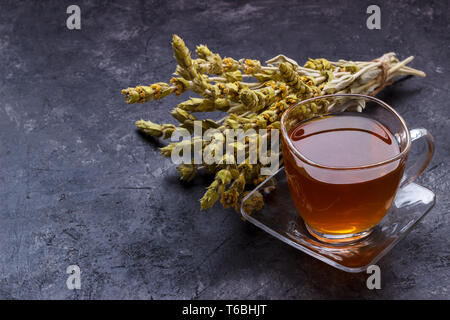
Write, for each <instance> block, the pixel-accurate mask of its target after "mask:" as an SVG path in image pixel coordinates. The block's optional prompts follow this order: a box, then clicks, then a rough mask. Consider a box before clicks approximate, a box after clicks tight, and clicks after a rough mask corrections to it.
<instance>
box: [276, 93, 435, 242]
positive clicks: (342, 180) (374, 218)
mask: <svg viewBox="0 0 450 320" xmlns="http://www.w3.org/2000/svg"><path fill="white" fill-rule="evenodd" d="M308 101H309V103H312V102H313V103H315V102H314V101H316V102H317V104H320V103H321V104H322V107H325V106H326V107H328V108H330V109H331V110H333V109H337V111H339V112H334V113H333V112H330V113H328V114H325V115H322V116H318V117H314V118H312V119H309V120H307V121H302V119H301V118H299V117H298V116H296V113H295V107H302V105H303V106H305V104H307V103H308V102H307V101H305V103H302V104H301V105H298V106H294V107H293V108H291V109H289V110H288V111H287V112H286V114H285V115H284V116H283V119H282V131H283V159H284V164H285V170H286V174H287V179H288V184H289V189H290V192H291V196H292V199H293V201H294V203H295V206H296V208H297V210H298V212H299V213H300V215H301V217H302V218H303V220H304V222H305V224H306V227H307V228H308V230H309V232H310V233H311V234H313V235H314V236H315V237H316V238H318V239H320V240H322V241H325V242H347V241H354V240H357V239H360V238H362V237H365V236H367V235H368V234H370V231H371V229H372V228H373V227H374V226H376V225H377V224H378V223H379V222H380V221H381V220H382V219H383V217H384V216H385V214H386V213H387V212H388V210H389V208H390V207H391V205H392V203H393V201H394V198H395V195H396V192H397V189H398V187H399V185H400V183H401V182H402V178H403V176H404V171H405V165H406V161H407V153H408V151H409V148H410V144H411V137H410V134H409V130H407V128H406V124H405V123H404V120H403V119H402V118H401V117H400V116H399V115H398V114H397V113H396V112H395V111H394V110H393V109H392V108H390V107H389V106H387V105H385V104H384V103H382V102H381V101H379V100H377V99H375V98H372V97H366V96H359V95H335V96H328V97H327V96H326V97H324V98H314V99H311V100H308ZM317 104H316V107H317ZM304 109H305V108H303V110H304ZM343 109H345V110H347V111H345V112H341V111H343ZM351 110H354V111H351ZM357 111H360V112H357ZM297 114H301V113H297ZM416 130H420V129H416ZM421 130H424V129H421ZM422 136H427V137H429V140H428V141H429V142H430V143H429V147H430V150H431V151H429V153H430V152H431V153H432V142H431V136H430V135H429V134H428V133H424V134H423V135H422ZM430 157H431V154H429V155H428V156H427V157H426V159H425V162H426V163H427V162H428V161H429V158H430ZM422 162H423V161H422ZM425 166H426V164H425ZM421 167H423V165H422V166H421ZM422 170H423V169H422ZM419 173H420V172H419ZM419 173H417V174H416V176H417V175H418V174H419ZM414 178H415V177H411V179H409V180H408V181H411V180H412V179H414Z"/></svg>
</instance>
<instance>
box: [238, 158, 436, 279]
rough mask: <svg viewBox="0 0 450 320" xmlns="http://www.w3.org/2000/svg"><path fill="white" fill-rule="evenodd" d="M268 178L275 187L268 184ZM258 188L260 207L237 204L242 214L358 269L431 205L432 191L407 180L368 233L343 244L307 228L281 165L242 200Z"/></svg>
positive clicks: (334, 263) (374, 259) (338, 264)
mask: <svg viewBox="0 0 450 320" xmlns="http://www.w3.org/2000/svg"><path fill="white" fill-rule="evenodd" d="M271 178H274V179H275V180H276V188H275V189H273V188H271V187H270V186H272V185H273V184H272V183H270V182H269V180H270V179H271ZM256 191H259V192H260V193H261V194H262V195H263V197H264V203H265V204H264V207H263V208H262V209H261V210H259V211H256V212H253V213H251V214H249V213H248V212H246V211H245V209H244V208H245V206H244V205H242V206H241V214H242V216H243V217H244V218H245V219H246V220H248V221H249V222H251V223H253V224H254V225H256V226H257V227H259V228H261V229H263V230H264V231H266V232H267V233H269V234H271V235H272V236H274V237H276V238H278V239H280V240H281V241H283V242H285V243H287V244H289V245H291V246H292V247H294V248H296V249H298V250H300V251H303V252H305V253H307V254H309V255H310V256H312V257H314V258H317V259H319V260H321V261H323V262H325V263H328V264H329V265H331V266H333V267H336V268H338V269H340V270H343V271H346V272H362V271H365V270H366V269H367V267H368V266H370V265H372V264H375V263H376V262H377V261H378V260H379V259H380V258H381V257H383V256H384V255H385V254H386V253H388V252H389V251H390V250H391V249H392V248H393V247H394V246H395V245H396V244H397V242H399V241H400V240H401V239H403V238H404V237H405V236H406V235H407V234H408V233H409V232H410V231H411V230H412V229H413V228H414V226H415V225H416V224H417V223H418V222H419V221H420V220H421V219H422V218H423V217H424V216H425V215H426V214H427V213H428V212H429V211H430V209H431V208H433V206H434V203H435V194H434V193H433V192H432V191H430V190H428V189H427V188H425V187H422V186H420V185H418V184H416V183H410V184H408V185H406V186H404V187H403V188H400V189H399V190H398V192H397V196H396V198H395V200H394V204H393V205H392V207H391V209H390V210H389V212H388V213H387V214H386V216H385V217H384V218H383V220H382V221H381V222H380V223H379V224H378V225H377V226H376V227H374V229H373V231H372V233H371V234H370V235H369V236H367V237H365V238H363V239H362V240H360V241H356V242H353V243H346V244H326V243H323V242H321V241H319V240H317V239H316V238H314V237H313V236H312V235H310V234H309V232H308V231H307V229H306V227H305V224H304V222H303V220H302V218H301V217H300V215H299V214H298V212H297V209H296V208H295V206H294V203H293V201H292V199H291V195H290V192H289V188H288V185H287V179H286V174H285V172H284V168H283V167H282V168H280V169H278V171H277V172H276V173H275V174H273V175H272V176H270V177H268V178H267V179H266V180H265V181H264V182H262V183H261V184H260V185H259V186H258V187H256V188H255V189H254V190H252V191H251V192H250V193H249V194H248V195H247V196H246V197H245V198H244V200H243V202H242V203H243V204H244V203H245V201H246V200H247V199H248V198H250V197H252V195H253V194H254V193H255V192H256Z"/></svg>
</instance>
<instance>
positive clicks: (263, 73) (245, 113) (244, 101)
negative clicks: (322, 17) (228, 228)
mask: <svg viewBox="0 0 450 320" xmlns="http://www.w3.org/2000/svg"><path fill="white" fill-rule="evenodd" d="M172 48H173V51H174V58H175V60H176V61H177V63H178V65H177V67H176V70H175V73H174V77H173V78H172V79H171V80H170V81H169V83H165V82H158V83H154V84H152V85H150V86H137V87H132V88H128V89H124V90H122V94H123V95H124V96H125V101H126V102H127V103H129V104H130V103H144V102H148V101H151V100H158V99H162V98H164V97H166V96H168V95H171V94H175V95H180V94H181V93H184V92H186V91H188V90H190V91H193V92H195V93H197V94H198V95H200V96H201V97H194V98H190V99H188V100H186V101H183V102H181V103H179V104H178V106H177V107H176V108H175V109H173V110H172V111H171V112H170V114H171V115H172V116H173V117H174V118H175V119H176V120H177V121H178V122H179V123H180V124H179V127H180V128H184V129H187V130H189V131H190V132H191V133H192V130H193V121H195V120H197V118H196V117H195V116H194V115H193V114H194V113H196V112H211V111H222V112H225V113H226V116H225V117H224V118H223V119H221V120H219V121H215V120H212V119H206V120H201V121H202V128H203V129H209V128H215V129H218V130H220V131H221V132H222V133H226V131H227V130H229V129H242V130H244V131H247V130H249V129H269V130H270V129H273V128H276V129H279V128H280V120H281V115H282V114H283V112H284V111H285V110H286V109H287V108H288V107H289V106H291V105H292V104H295V103H298V102H300V101H302V100H305V99H308V98H311V97H317V96H322V95H325V94H331V93H360V94H368V95H375V94H377V93H378V92H379V91H380V90H382V89H383V88H384V87H385V86H386V85H390V84H391V83H392V80H393V78H395V77H397V76H406V75H415V76H420V77H425V73H423V72H422V71H419V70H416V69H413V68H410V67H407V66H406V64H408V63H409V62H411V61H412V60H413V58H414V57H412V56H411V57H409V58H407V59H405V60H403V61H399V60H398V59H397V57H396V56H395V53H392V52H390V53H386V54H384V55H383V56H381V57H380V58H378V59H375V60H373V61H346V60H338V61H336V62H333V61H329V60H327V59H323V58H320V59H309V60H308V61H307V62H306V63H305V64H304V65H303V66H300V65H299V64H298V63H297V62H296V61H295V60H293V59H291V58H288V57H286V56H284V55H278V56H276V57H274V58H272V59H270V60H268V61H266V64H265V65H263V64H261V62H260V61H258V60H252V59H240V60H235V59H233V58H229V57H226V58H222V57H221V56H220V55H219V54H216V53H213V52H212V51H211V50H209V48H208V47H207V46H206V45H199V46H197V48H196V54H197V57H198V58H197V59H193V58H192V57H191V54H190V52H189V50H188V48H187V47H186V45H185V43H184V42H183V40H182V39H181V38H180V37H178V36H177V35H174V36H173V41H172ZM361 107H363V106H361ZM332 108H333V105H330V104H329V103H328V102H327V101H325V100H324V101H321V102H319V103H310V104H308V105H303V108H302V109H299V111H298V115H297V116H298V117H299V118H300V119H307V118H309V117H312V116H314V115H317V114H321V113H326V112H329V111H331V109H332ZM136 125H137V127H138V128H139V129H140V130H142V131H143V132H145V133H147V134H149V135H152V136H155V137H162V138H164V139H168V138H170V137H171V136H172V134H173V132H174V131H175V130H176V128H177V127H176V126H174V125H173V124H155V123H153V122H151V121H144V120H139V121H137V122H136ZM197 139H198V138H197ZM200 140H201V139H200ZM179 143H185V142H179ZM179 143H170V144H168V145H167V146H165V147H163V148H161V154H162V155H163V156H166V157H170V155H171V152H172V150H173V149H174V148H175V147H176V145H177V144H179ZM191 143H196V142H195V138H194V139H193V140H192V142H191ZM200 143H201V145H202V148H203V149H204V148H207V147H208V146H209V147H211V144H214V140H212V141H200ZM233 147H234V148H235V149H236V150H237V149H238V148H244V150H247V153H246V155H247V156H248V147H249V146H248V144H247V143H246V144H245V145H239V143H235V145H234V146H233ZM272 152H279V150H272ZM225 157H227V156H224V162H223V163H224V164H213V165H211V164H206V163H205V164H203V165H201V166H198V165H196V164H189V163H185V164H182V165H180V166H178V167H177V169H178V172H179V174H180V178H181V179H182V180H186V181H189V180H192V179H193V178H194V177H195V174H196V173H197V171H198V170H201V169H205V170H207V171H208V172H210V173H215V179H214V181H213V182H212V183H211V185H210V186H209V187H208V188H207V190H206V193H205V195H204V196H203V197H202V198H201V199H200V203H201V209H202V210H204V209H208V208H211V207H212V206H213V205H214V204H215V203H216V202H217V201H218V200H220V202H221V203H222V205H223V206H224V207H225V208H228V207H234V208H235V209H236V210H238V209H239V207H240V203H241V201H242V199H243V198H244V196H245V195H246V192H245V189H246V187H248V186H249V185H257V184H259V183H260V182H262V181H263V180H264V179H265V177H263V176H261V174H260V169H261V167H262V164H259V163H258V164H254V165H252V164H250V163H249V161H246V162H245V163H243V164H236V161H231V163H232V164H229V163H230V161H228V162H227V161H225V160H229V159H225ZM228 157H229V155H228ZM262 205H263V199H262V195H261V194H259V195H258V194H257V195H256V196H255V197H254V198H252V199H249V200H248V201H246V203H244V206H245V207H246V210H247V212H252V211H255V210H259V209H260V208H261V207H262Z"/></svg>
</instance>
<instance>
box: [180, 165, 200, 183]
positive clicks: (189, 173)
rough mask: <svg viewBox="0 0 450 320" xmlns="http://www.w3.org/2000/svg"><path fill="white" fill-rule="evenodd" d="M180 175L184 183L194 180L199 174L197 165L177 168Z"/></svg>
mask: <svg viewBox="0 0 450 320" xmlns="http://www.w3.org/2000/svg"><path fill="white" fill-rule="evenodd" d="M177 170H178V172H179V174H180V179H181V180H183V181H191V180H192V179H194V177H195V174H196V172H197V165H195V164H184V163H183V164H181V165H179V166H178V167H177Z"/></svg>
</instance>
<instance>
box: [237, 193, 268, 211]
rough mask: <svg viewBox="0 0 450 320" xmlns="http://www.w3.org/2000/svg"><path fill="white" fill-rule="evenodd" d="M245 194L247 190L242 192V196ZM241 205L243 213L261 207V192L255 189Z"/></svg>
mask: <svg viewBox="0 0 450 320" xmlns="http://www.w3.org/2000/svg"><path fill="white" fill-rule="evenodd" d="M247 194H248V192H246V193H244V195H243V196H244V197H245V196H247ZM242 206H243V209H244V211H245V213H247V214H252V213H254V212H255V211H259V210H261V209H262V208H263V206H264V198H263V196H262V194H261V193H259V192H258V191H256V192H255V193H253V194H252V196H251V197H250V198H248V199H247V200H245V201H244V203H243V205H242Z"/></svg>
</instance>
